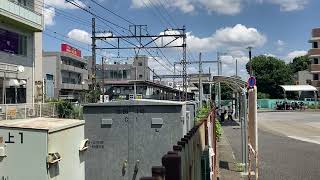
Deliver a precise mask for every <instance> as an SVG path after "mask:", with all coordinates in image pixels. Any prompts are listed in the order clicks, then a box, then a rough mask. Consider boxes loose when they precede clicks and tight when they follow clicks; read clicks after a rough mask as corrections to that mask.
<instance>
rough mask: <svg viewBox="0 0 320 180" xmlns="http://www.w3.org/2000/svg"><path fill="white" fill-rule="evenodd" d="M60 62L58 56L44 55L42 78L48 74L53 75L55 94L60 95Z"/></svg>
mask: <svg viewBox="0 0 320 180" xmlns="http://www.w3.org/2000/svg"><path fill="white" fill-rule="evenodd" d="M58 63H60V61H58V59H57V56H54V55H52V56H44V57H43V62H42V78H46V74H51V75H53V79H54V96H55V97H58V96H59V89H60V84H61V81H59V78H60V74H59V73H57V72H58V66H57V64H58Z"/></svg>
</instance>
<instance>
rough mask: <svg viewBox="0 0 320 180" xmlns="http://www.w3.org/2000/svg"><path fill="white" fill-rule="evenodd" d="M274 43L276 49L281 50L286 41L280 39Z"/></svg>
mask: <svg viewBox="0 0 320 180" xmlns="http://www.w3.org/2000/svg"><path fill="white" fill-rule="evenodd" d="M275 44H276V46H277V50H278V51H283V48H284V46H285V45H286V43H285V42H284V41H282V40H278V41H277V42H276V43H275Z"/></svg>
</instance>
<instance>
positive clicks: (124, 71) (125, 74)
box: [122, 70, 127, 79]
mask: <svg viewBox="0 0 320 180" xmlns="http://www.w3.org/2000/svg"><path fill="white" fill-rule="evenodd" d="M122 74H123V79H127V70H123V73H122Z"/></svg>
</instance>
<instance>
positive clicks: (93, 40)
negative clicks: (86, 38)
mask: <svg viewBox="0 0 320 180" xmlns="http://www.w3.org/2000/svg"><path fill="white" fill-rule="evenodd" d="M91 40H92V44H91V46H92V64H91V65H92V67H91V81H92V87H91V90H95V89H96V19H95V18H92V38H91Z"/></svg>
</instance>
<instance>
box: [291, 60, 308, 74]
mask: <svg viewBox="0 0 320 180" xmlns="http://www.w3.org/2000/svg"><path fill="white" fill-rule="evenodd" d="M309 65H310V60H309V59H308V56H300V57H296V58H294V59H293V60H292V62H291V63H290V64H289V66H290V68H291V71H292V73H294V74H295V73H297V72H298V71H304V70H307V69H308V68H309Z"/></svg>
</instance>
